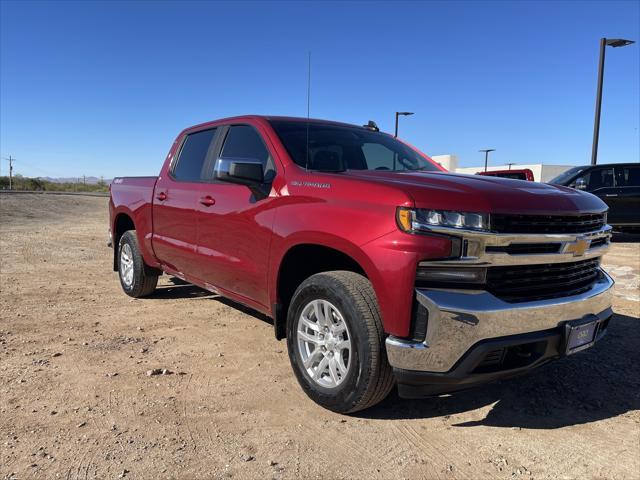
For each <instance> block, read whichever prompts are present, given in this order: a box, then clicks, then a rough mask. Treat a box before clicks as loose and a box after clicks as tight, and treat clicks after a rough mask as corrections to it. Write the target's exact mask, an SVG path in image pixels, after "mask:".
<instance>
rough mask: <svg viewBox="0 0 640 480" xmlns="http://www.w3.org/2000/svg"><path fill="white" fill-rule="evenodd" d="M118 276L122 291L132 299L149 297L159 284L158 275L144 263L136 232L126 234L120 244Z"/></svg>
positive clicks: (130, 231)
mask: <svg viewBox="0 0 640 480" xmlns="http://www.w3.org/2000/svg"><path fill="white" fill-rule="evenodd" d="M118 274H119V276H120V285H122V290H124V293H126V294H127V295H129V296H130V297H134V298H139V297H144V296H146V295H149V294H151V293H153V291H154V290H155V289H156V285H157V284H158V273H156V272H155V271H154V270H153V269H151V268H149V267H147V265H146V264H145V263H144V260H143V258H142V254H141V253H140V247H139V246H138V238H137V237H136V233H135V231H134V230H129V231H127V232H124V234H123V235H122V237H120V242H118Z"/></svg>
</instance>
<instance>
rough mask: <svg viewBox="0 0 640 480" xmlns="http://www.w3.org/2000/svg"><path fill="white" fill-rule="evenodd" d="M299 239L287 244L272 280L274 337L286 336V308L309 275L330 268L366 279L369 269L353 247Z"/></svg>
mask: <svg viewBox="0 0 640 480" xmlns="http://www.w3.org/2000/svg"><path fill="white" fill-rule="evenodd" d="M336 247H337V246H336V245H328V244H326V243H317V242H300V243H296V244H293V245H290V246H289V248H287V249H286V250H285V251H284V253H283V254H282V256H281V257H280V261H279V262H278V264H277V265H278V268H277V274H276V275H275V278H274V283H273V286H274V288H273V295H272V298H273V299H274V305H273V319H274V329H275V335H276V338H277V339H278V340H280V339H283V338H285V337H286V323H287V311H288V308H289V304H290V302H291V299H292V297H293V294H294V293H295V291H296V289H297V288H298V286H299V285H300V284H301V283H302V282H303V281H304V280H305V279H307V278H309V277H310V276H311V275H315V274H316V273H321V272H328V271H333V270H346V271H351V272H355V273H358V274H360V275H363V276H364V277H366V278H368V279H370V275H369V272H370V270H371V268H372V266H371V265H370V262H369V261H368V259H367V258H366V257H364V253H362V252H361V251H358V250H357V249H356V247H355V246H352V247H351V248H349V247H348V246H347V247H346V248H345V246H342V247H338V248H336Z"/></svg>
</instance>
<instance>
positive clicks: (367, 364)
mask: <svg viewBox="0 0 640 480" xmlns="http://www.w3.org/2000/svg"><path fill="white" fill-rule="evenodd" d="M315 299H319V300H327V301H328V302H330V303H331V304H333V305H335V306H336V307H337V309H338V310H339V311H340V313H341V314H342V317H343V319H344V321H345V323H346V324H347V326H348V329H349V335H350V336H351V345H352V346H353V349H354V351H353V353H352V355H351V360H349V366H348V370H347V373H346V375H345V377H344V379H343V380H341V383H339V384H338V385H337V386H333V387H332V388H324V387H323V386H322V385H319V384H318V383H316V381H314V380H313V379H312V378H311V377H310V375H309V373H307V370H306V368H305V367H304V365H303V360H302V356H301V353H300V347H299V345H298V340H297V328H298V319H299V318H300V315H301V314H302V312H303V310H304V308H305V307H306V306H307V305H308V304H309V303H310V302H312V301H313V300H315ZM384 340H385V335H384V331H383V329H382V321H381V318H380V310H379V308H378V302H377V300H376V296H375V293H374V291H373V287H372V286H371V283H370V282H369V280H367V278H365V277H363V276H362V275H359V274H357V273H354V272H348V271H332V272H325V273H319V274H316V275H313V276H311V277H309V278H307V279H306V280H305V281H304V282H302V284H301V285H300V286H299V287H298V289H297V290H296V292H295V293H294V295H293V299H292V300H291V304H290V306H289V312H288V316H287V347H288V350H289V360H290V361H291V366H292V368H293V371H294V373H295V375H296V378H297V379H298V382H299V383H300V386H301V387H302V389H303V390H304V391H305V393H306V394H307V395H308V396H309V397H310V398H311V399H312V400H313V401H314V402H316V403H318V404H319V405H321V406H323V407H325V408H327V409H329V410H332V411H334V412H338V413H354V412H357V411H359V410H364V409H365V408H369V407H371V406H373V405H375V404H377V403H379V402H381V401H382V400H384V399H385V398H386V397H387V395H388V394H389V392H390V391H391V389H392V388H393V386H394V383H395V382H394V380H395V379H394V376H393V371H392V369H391V366H390V365H389V362H388V361H387V353H386V350H385V345H384Z"/></svg>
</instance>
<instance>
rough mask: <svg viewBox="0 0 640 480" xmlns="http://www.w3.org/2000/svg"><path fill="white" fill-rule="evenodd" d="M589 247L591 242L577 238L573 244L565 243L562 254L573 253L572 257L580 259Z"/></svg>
mask: <svg viewBox="0 0 640 480" xmlns="http://www.w3.org/2000/svg"><path fill="white" fill-rule="evenodd" d="M590 246H591V240H586V239H584V238H578V239H577V240H576V241H575V242H571V243H567V244H566V246H565V247H564V253H573V256H574V257H581V256H583V255H584V254H585V252H586V251H587V250H588V249H589V247H590Z"/></svg>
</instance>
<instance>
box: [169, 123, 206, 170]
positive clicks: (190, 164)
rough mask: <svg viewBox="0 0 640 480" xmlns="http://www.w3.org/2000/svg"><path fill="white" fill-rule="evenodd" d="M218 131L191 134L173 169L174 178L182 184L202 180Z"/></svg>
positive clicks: (183, 145) (186, 139) (185, 141)
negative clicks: (205, 164)
mask: <svg viewBox="0 0 640 480" xmlns="http://www.w3.org/2000/svg"><path fill="white" fill-rule="evenodd" d="M215 134H216V129H215V128H212V129H210V130H203V131H201V132H195V133H190V134H189V135H187V138H185V140H184V143H183V144H182V149H181V150H180V156H179V157H178V160H177V162H176V166H175V167H174V168H173V172H172V174H173V177H174V179H175V180H179V181H182V182H197V181H200V179H201V178H202V167H203V165H204V163H205V161H206V159H207V156H208V155H209V151H210V149H211V146H212V143H213V139H214V138H215Z"/></svg>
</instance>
